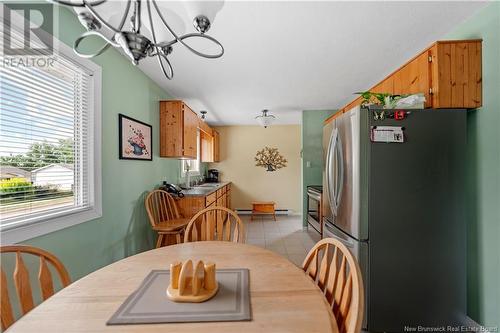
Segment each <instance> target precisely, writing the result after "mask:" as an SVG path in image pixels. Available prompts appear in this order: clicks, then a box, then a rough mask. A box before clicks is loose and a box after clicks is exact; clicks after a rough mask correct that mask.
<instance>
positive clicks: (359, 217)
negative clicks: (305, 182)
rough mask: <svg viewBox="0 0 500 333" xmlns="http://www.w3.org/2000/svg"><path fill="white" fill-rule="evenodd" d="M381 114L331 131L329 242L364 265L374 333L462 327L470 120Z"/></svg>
mask: <svg viewBox="0 0 500 333" xmlns="http://www.w3.org/2000/svg"><path fill="white" fill-rule="evenodd" d="M380 113H381V111H380V110H368V109H361V108H359V107H356V108H354V109H352V110H350V111H349V112H346V113H344V114H343V115H342V116H340V117H338V118H336V119H334V120H333V121H332V122H330V123H329V124H327V125H325V127H324V132H323V149H324V160H325V170H324V173H323V189H324V190H323V223H324V225H323V237H334V238H337V239H339V240H341V241H342V242H343V243H344V244H345V245H347V246H348V248H349V249H350V250H351V251H352V252H353V254H354V255H355V256H356V258H357V259H358V261H359V263H360V267H361V271H362V275H363V280H364V285H365V296H366V302H365V304H366V306H365V319H364V325H363V327H364V328H365V329H367V330H368V331H370V332H404V331H408V330H411V329H412V328H416V329H417V330H418V327H445V328H446V327H447V326H449V325H451V326H453V325H460V324H461V323H462V319H463V318H464V316H465V313H466V280H465V279H466V226H465V208H464V190H465V189H464V185H465V178H464V166H465V162H466V156H465V144H466V116H467V115H466V111H465V110H450V109H446V110H445V109H439V110H438V109H425V110H406V111H404V112H401V113H398V114H396V115H394V113H392V112H391V111H386V113H387V114H386V115H385V116H388V117H392V118H388V117H386V118H385V119H381V118H382V117H381V116H380ZM375 118H377V119H375ZM395 118H402V119H395ZM383 131H387V133H389V135H385V134H386V132H383Z"/></svg>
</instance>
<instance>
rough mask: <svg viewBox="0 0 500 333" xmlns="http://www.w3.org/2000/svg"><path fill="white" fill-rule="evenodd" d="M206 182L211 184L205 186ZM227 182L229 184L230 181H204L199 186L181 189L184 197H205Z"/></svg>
mask: <svg viewBox="0 0 500 333" xmlns="http://www.w3.org/2000/svg"><path fill="white" fill-rule="evenodd" d="M207 184H209V185H213V186H207ZM228 184H231V182H221V183H205V184H203V185H201V186H193V187H191V188H190V189H189V190H184V189H183V190H182V193H184V196H186V197H206V196H207V195H210V194H212V193H214V192H215V191H217V190H218V189H220V188H223V187H224V186H226V185H228Z"/></svg>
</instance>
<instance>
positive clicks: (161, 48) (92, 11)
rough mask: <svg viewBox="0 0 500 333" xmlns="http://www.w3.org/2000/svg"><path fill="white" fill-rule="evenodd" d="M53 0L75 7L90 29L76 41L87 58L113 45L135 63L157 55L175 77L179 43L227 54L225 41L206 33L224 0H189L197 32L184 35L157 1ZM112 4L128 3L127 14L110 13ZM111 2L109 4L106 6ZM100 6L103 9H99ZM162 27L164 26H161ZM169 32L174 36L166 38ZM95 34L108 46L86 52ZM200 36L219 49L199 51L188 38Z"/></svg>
mask: <svg viewBox="0 0 500 333" xmlns="http://www.w3.org/2000/svg"><path fill="white" fill-rule="evenodd" d="M52 1H53V2H55V3H57V4H60V5H66V6H71V7H74V9H75V11H76V12H77V14H78V19H79V21H80V23H81V24H82V25H83V26H84V27H85V29H86V30H87V31H86V32H84V33H83V34H82V35H81V36H80V37H78V38H77V39H76V40H75V42H74V45H73V49H74V51H75V52H76V54H78V55H79V56H81V57H84V58H92V57H96V56H98V55H100V54H102V53H103V52H104V51H106V50H107V49H108V48H109V47H110V46H113V47H115V48H118V49H121V50H122V51H123V52H124V53H125V55H126V56H127V57H128V58H129V59H130V60H131V62H132V63H133V64H134V65H137V64H138V63H139V61H141V60H142V59H144V58H146V57H156V58H157V59H158V63H159V65H160V67H161V70H162V72H163V74H164V75H165V76H166V77H167V78H168V79H169V80H171V79H172V78H173V76H174V71H173V68H172V65H171V63H170V60H169V58H168V56H169V55H170V54H171V53H172V51H173V46H174V45H175V44H177V43H178V44H180V45H182V46H184V47H185V48H186V49H188V50H189V51H191V52H192V53H194V54H196V55H198V56H200V57H204V58H211V59H213V58H219V57H221V56H222V55H223V54H224V47H223V46H222V44H221V43H220V42H219V41H218V40H217V39H215V38H213V37H211V36H209V35H207V34H206V32H207V31H208V30H209V29H210V26H211V24H212V22H213V20H214V19H215V15H216V14H217V12H218V11H219V10H220V9H221V8H222V4H223V1H222V0H218V1H185V2H184V3H185V7H186V10H187V12H188V15H191V17H194V19H193V25H194V27H195V29H196V30H197V32H192V33H186V34H182V35H180V34H177V33H176V31H174V29H173V28H172V27H171V25H170V24H169V22H167V19H166V18H165V16H164V15H163V14H162V10H161V8H160V6H159V5H158V3H157V1H156V0H126V1H120V2H118V1H109V2H108V0H93V1H92V0H52ZM110 3H112V4H113V5H114V4H116V3H120V4H124V5H125V8H124V9H123V14H122V15H121V17H120V18H119V19H117V15H109V12H110V10H109V5H108V4H110ZM107 5H108V7H107V8H104V7H106V6H107ZM144 5H145V8H144ZM99 8H103V10H99ZM104 9H106V11H105V10H104ZM144 13H145V14H144ZM106 14H108V17H107V18H106V19H105V18H104V17H105V16H106ZM113 14H114V13H113ZM127 19H129V20H130V28H129V29H126V28H125V29H124V26H125V23H126V22H127ZM143 20H144V22H143ZM113 21H115V22H113ZM113 23H114V24H113ZM158 26H160V28H161V29H158ZM146 30H149V31H146ZM167 34H168V36H170V39H169V40H163V38H166V35H167ZM91 36H98V37H100V38H101V39H103V40H104V45H103V46H102V47H101V48H99V49H98V50H95V51H94V52H93V53H85V52H84V51H82V50H81V43H82V42H83V41H84V40H85V39H86V38H88V37H91ZM160 39H161V40H160ZM196 39H198V40H200V39H201V40H205V41H208V42H210V43H212V44H214V46H215V47H216V48H217V52H214V53H204V52H201V51H199V50H197V49H196V48H194V47H193V46H192V45H193V43H192V42H188V40H196Z"/></svg>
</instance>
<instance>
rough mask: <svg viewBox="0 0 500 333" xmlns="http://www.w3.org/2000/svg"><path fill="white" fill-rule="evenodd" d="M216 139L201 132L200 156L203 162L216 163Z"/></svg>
mask: <svg viewBox="0 0 500 333" xmlns="http://www.w3.org/2000/svg"><path fill="white" fill-rule="evenodd" d="M213 145H214V138H213V136H212V135H210V134H207V133H205V132H200V149H201V152H200V156H201V161H202V162H214V150H213Z"/></svg>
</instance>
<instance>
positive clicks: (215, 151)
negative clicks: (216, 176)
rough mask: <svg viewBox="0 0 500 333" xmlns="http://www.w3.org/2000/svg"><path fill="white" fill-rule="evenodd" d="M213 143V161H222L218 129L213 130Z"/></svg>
mask: <svg viewBox="0 0 500 333" xmlns="http://www.w3.org/2000/svg"><path fill="white" fill-rule="evenodd" d="M212 137H213V145H212V156H213V162H220V135H219V132H217V131H216V130H213V131H212Z"/></svg>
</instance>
